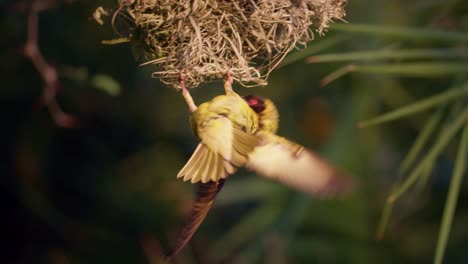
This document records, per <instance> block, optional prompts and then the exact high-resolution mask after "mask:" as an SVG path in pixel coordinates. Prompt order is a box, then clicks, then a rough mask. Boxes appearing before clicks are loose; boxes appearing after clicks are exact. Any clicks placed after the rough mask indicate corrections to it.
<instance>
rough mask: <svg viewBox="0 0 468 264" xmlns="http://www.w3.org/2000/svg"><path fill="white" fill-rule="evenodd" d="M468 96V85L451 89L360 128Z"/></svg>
mask: <svg viewBox="0 0 468 264" xmlns="http://www.w3.org/2000/svg"><path fill="white" fill-rule="evenodd" d="M466 94H468V84H465V85H464V86H462V87H461V88H455V89H449V90H448V91H446V92H443V93H440V94H437V95H434V96H430V97H428V98H426V99H423V100H420V101H418V102H416V103H413V104H410V105H407V106H404V107H400V108H398V109H396V110H394V111H391V112H388V113H386V114H383V115H380V116H378V117H375V118H372V119H370V120H367V121H363V122H360V123H359V124H358V127H361V128H362V127H367V126H372V125H377V124H381V123H384V122H389V121H392V120H395V119H398V118H401V117H403V116H407V115H411V114H414V113H417V112H421V111H424V110H426V109H429V108H431V107H435V106H437V105H440V104H442V103H446V102H448V101H450V100H454V99H457V98H460V97H461V96H465V95H466Z"/></svg>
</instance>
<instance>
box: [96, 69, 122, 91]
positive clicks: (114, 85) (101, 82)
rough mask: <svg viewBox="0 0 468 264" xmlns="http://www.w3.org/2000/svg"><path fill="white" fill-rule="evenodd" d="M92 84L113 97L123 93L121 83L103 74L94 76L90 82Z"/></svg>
mask: <svg viewBox="0 0 468 264" xmlns="http://www.w3.org/2000/svg"><path fill="white" fill-rule="evenodd" d="M90 84H91V85H92V86H94V87H95V88H97V89H98V90H101V91H103V92H106V93H108V94H109V95H113V96H115V95H119V94H120V91H121V88H120V83H119V82H117V81H116V80H114V79H113V78H112V77H109V76H107V75H103V74H96V75H94V76H93V77H92V78H91V80H90Z"/></svg>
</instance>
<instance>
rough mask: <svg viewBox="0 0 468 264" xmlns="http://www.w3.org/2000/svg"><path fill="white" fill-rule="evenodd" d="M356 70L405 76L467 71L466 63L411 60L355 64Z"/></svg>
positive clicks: (438, 74)
mask: <svg viewBox="0 0 468 264" xmlns="http://www.w3.org/2000/svg"><path fill="white" fill-rule="evenodd" d="M355 71H356V72H362V73H376V74H394V75H401V76H407V77H429V78H430V77H440V76H446V75H452V74H458V73H467V72H468V64H467V63H456V62H425V63H421V62H412V63H397V64H385V65H356V68H355Z"/></svg>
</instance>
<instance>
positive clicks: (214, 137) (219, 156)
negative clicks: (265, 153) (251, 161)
mask: <svg viewBox="0 0 468 264" xmlns="http://www.w3.org/2000/svg"><path fill="white" fill-rule="evenodd" d="M198 136H199V137H200V139H201V143H200V144H198V147H197V148H196V149H195V152H194V153H193V154H192V157H190V159H189V161H188V162H187V163H186V164H185V166H184V167H183V168H182V169H181V170H180V172H179V173H178V174H177V178H183V179H184V181H188V180H190V181H191V182H192V183H196V182H199V181H201V182H202V183H206V182H208V181H215V182H216V181H218V180H219V179H225V178H226V177H227V176H228V175H230V174H233V173H234V172H235V171H236V167H242V166H245V164H246V163H247V159H248V154H249V153H250V152H252V151H253V149H254V148H255V146H256V145H258V142H259V138H258V137H257V136H255V135H252V134H248V133H246V132H244V131H242V130H241V129H238V128H236V127H233V124H232V122H231V121H230V120H229V119H228V118H227V117H224V116H218V117H217V118H213V119H210V120H209V121H207V122H205V123H204V124H203V125H202V128H201V129H200V132H199V134H198Z"/></svg>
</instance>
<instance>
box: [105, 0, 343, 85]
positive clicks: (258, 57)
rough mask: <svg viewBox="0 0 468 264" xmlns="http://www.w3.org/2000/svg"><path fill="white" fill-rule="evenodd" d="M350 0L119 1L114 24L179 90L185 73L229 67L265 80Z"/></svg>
mask: <svg viewBox="0 0 468 264" xmlns="http://www.w3.org/2000/svg"><path fill="white" fill-rule="evenodd" d="M346 1H347V0H224V1H219V0H191V1H188V0H185V1H184V0H181V1H174V0H140V1H138V0H136V1H135V0H122V1H120V6H119V8H118V9H117V10H116V11H115V13H114V18H113V21H112V23H113V26H114V28H115V29H116V31H117V32H118V33H119V34H120V35H123V36H125V37H128V38H130V39H131V41H132V42H133V43H134V44H135V45H134V47H136V49H139V50H140V51H141V50H143V51H144V53H145V56H144V58H145V62H144V63H143V64H144V65H150V64H152V65H155V66H156V71H155V72H154V73H153V77H155V78H158V79H161V81H162V82H164V83H166V84H168V85H170V86H173V87H174V88H176V89H179V88H180V84H179V76H180V74H181V73H182V74H183V75H184V77H185V81H186V84H187V86H188V87H189V88H194V87H196V86H198V85H199V84H201V83H203V82H208V81H211V80H215V79H221V78H223V76H224V75H225V73H226V72H227V70H228V69H230V71H231V73H232V77H233V78H234V79H235V80H237V81H238V82H239V83H241V84H242V85H244V86H256V85H266V79H267V77H268V75H269V73H270V72H271V71H272V70H273V69H274V68H275V67H276V66H277V65H278V64H279V63H280V62H281V60H282V59H283V58H284V57H285V56H286V55H287V53H288V52H290V51H291V50H292V49H294V48H295V47H297V46H298V45H299V46H305V45H306V43H307V42H308V41H310V40H312V39H313V37H314V32H317V33H319V34H322V33H323V31H324V30H325V29H326V28H327V27H328V24H329V23H330V21H332V20H333V19H341V18H342V17H344V16H345V11H344V5H345V4H346ZM122 18H126V19H127V23H122V21H121V20H122ZM119 21H120V22H119ZM128 22H129V23H128ZM122 25H124V26H122ZM125 25H126V26H125Z"/></svg>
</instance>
